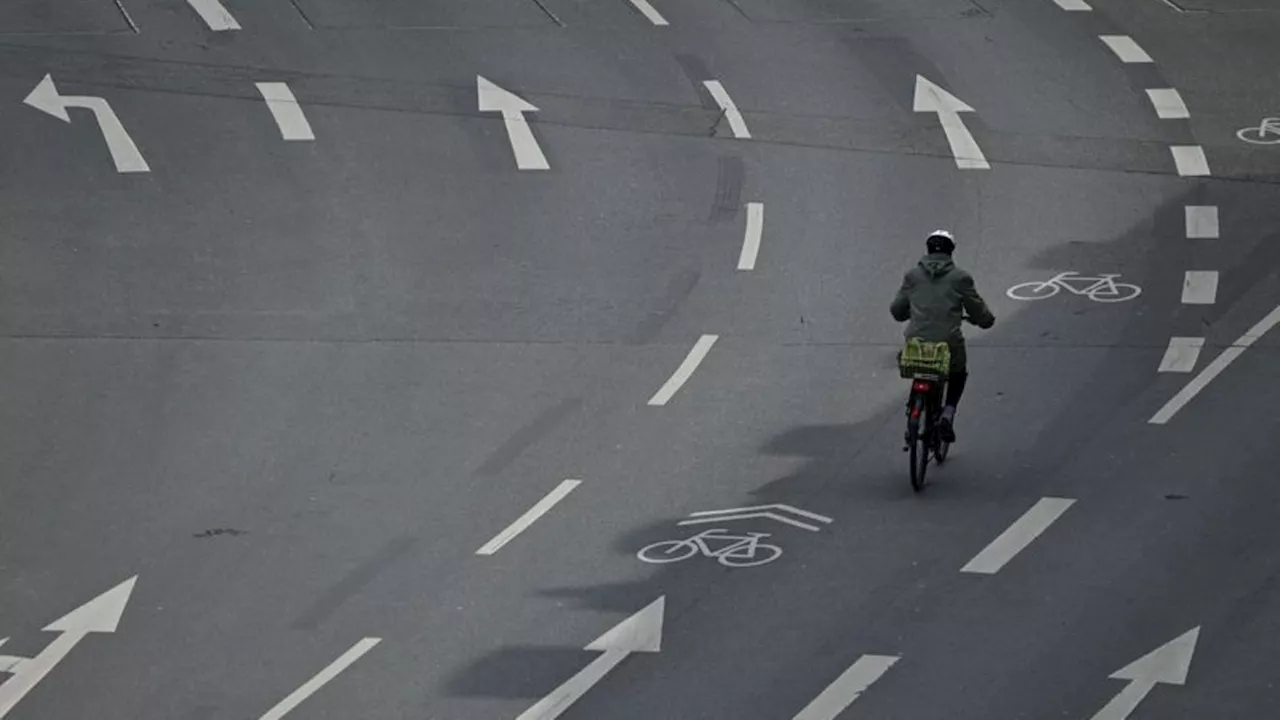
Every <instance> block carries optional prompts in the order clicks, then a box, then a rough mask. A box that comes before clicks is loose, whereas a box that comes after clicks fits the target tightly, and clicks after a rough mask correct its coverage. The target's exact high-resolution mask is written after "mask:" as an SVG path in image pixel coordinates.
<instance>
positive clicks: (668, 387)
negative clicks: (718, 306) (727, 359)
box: [649, 335, 720, 406]
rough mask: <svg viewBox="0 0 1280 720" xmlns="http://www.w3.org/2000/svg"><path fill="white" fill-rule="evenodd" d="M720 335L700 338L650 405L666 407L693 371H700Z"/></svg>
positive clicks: (652, 398)
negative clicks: (699, 368)
mask: <svg viewBox="0 0 1280 720" xmlns="http://www.w3.org/2000/svg"><path fill="white" fill-rule="evenodd" d="M719 338H720V336H719V335H703V336H702V337H700V338H698V342H696V343H694V344H693V349H691V350H689V354H688V355H686V356H685V358H684V361H683V362H681V363H680V367H678V368H676V371H675V373H674V374H672V375H671V377H670V378H668V379H667V381H666V382H665V383H664V384H663V385H662V387H661V388H658V392H656V393H654V394H653V397H651V398H649V404H650V405H655V406H662V405H666V404H667V403H668V402H669V401H670V400H671V398H672V397H673V396H674V395H675V394H676V392H678V391H679V390H680V388H681V387H684V384H685V383H686V382H688V380H689V377H690V376H692V375H693V371H694V370H697V369H698V365H700V364H701V363H702V360H703V358H705V357H706V356H707V353H709V352H711V346H712V345H715V344H716V340H718V339H719Z"/></svg>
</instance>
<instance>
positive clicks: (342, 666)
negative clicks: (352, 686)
mask: <svg viewBox="0 0 1280 720" xmlns="http://www.w3.org/2000/svg"><path fill="white" fill-rule="evenodd" d="M380 642H382V638H376V637H367V638H364V639H363V640H361V641H360V642H358V643H356V644H355V645H352V646H351V648H350V649H348V650H347V651H346V652H345V653H343V654H342V655H340V656H339V657H338V659H337V660H334V661H333V662H331V663H329V665H328V666H327V667H325V669H323V670H321V671H320V672H318V673H316V676H315V677H313V678H311V679H310V680H308V681H306V682H305V683H303V684H302V687H300V688H298V689H297V690H294V691H293V692H292V693H290V694H289V696H288V697H286V698H285V699H283V700H281V701H280V702H279V703H278V704H277V705H276V706H275V707H273V708H271V709H270V710H268V711H267V714H266V715H263V716H262V717H261V718H259V719H258V720H280V718H282V717H284V716H285V715H287V714H289V711H291V710H293V709H294V708H296V707H298V706H299V705H301V704H302V701H303V700H306V699H307V698H309V697H311V696H312V695H314V694H316V691H317V690H319V689H320V688H322V687H324V686H325V685H326V684H328V682H329V681H330V680H332V679H334V678H335V677H337V676H338V675H339V674H341V673H342V671H343V670H346V669H347V668H348V667H350V666H351V664H352V663H354V662H355V661H357V660H359V659H360V658H361V656H363V655H364V654H365V653H367V652H369V651H370V650H372V649H373V647H374V646H375V645H377V644H378V643H380Z"/></svg>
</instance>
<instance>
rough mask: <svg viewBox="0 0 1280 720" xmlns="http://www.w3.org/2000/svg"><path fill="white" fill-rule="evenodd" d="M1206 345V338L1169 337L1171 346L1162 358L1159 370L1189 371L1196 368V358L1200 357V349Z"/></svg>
mask: <svg viewBox="0 0 1280 720" xmlns="http://www.w3.org/2000/svg"><path fill="white" fill-rule="evenodd" d="M1203 347H1204V338H1198V337H1173V338H1169V347H1168V348H1167V349H1166V350H1165V351H1164V358H1162V359H1161V360H1160V370H1159V372H1181V373H1188V372H1191V371H1192V370H1195V368H1196V360H1198V359H1200V349H1201V348H1203Z"/></svg>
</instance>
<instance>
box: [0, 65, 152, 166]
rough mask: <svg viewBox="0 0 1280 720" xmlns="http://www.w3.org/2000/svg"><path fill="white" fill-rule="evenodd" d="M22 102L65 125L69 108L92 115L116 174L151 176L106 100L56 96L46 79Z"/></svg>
mask: <svg viewBox="0 0 1280 720" xmlns="http://www.w3.org/2000/svg"><path fill="white" fill-rule="evenodd" d="M22 102H23V103H25V104H27V105H30V106H31V107H33V108H35V109H37V110H39V111H41V112H44V113H48V114H49V115H52V116H54V117H56V118H58V119H59V120H61V121H63V122H68V123H69V122H71V116H70V115H69V114H68V113H67V108H69V107H79V108H85V109H88V110H91V111H93V114H94V117H95V118H97V120H98V128H99V129H100V130H101V131H102V137H103V139H104V140H106V143H107V150H108V151H109V152H110V153H111V160H112V161H113V162H114V163H115V165H116V170H117V171H118V172H122V173H135V172H151V168H150V167H148V166H147V161H146V160H144V159H143V158H142V153H140V152H138V146H137V145H134V144H133V138H131V137H129V133H128V132H126V131H125V129H124V125H122V124H120V118H118V117H116V113H115V111H114V110H112V109H111V105H110V104H109V103H108V102H107V101H106V100H105V99H103V98H100V97H88V96H82V95H65V96H64V95H59V94H58V87H57V86H56V85H54V83H53V77H52V76H51V75H45V76H44V79H43V80H41V81H40V83H39V84H38V85H36V86H35V89H33V90H32V91H31V92H30V93H29V94H28V95H27V97H26V98H25V99H24V100H23V101H22Z"/></svg>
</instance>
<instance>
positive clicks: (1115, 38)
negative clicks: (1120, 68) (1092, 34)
mask: <svg viewBox="0 0 1280 720" xmlns="http://www.w3.org/2000/svg"><path fill="white" fill-rule="evenodd" d="M1098 38H1099V39H1100V40H1102V42H1104V43H1106V44H1107V47H1109V48H1111V52H1113V53H1115V54H1116V57H1118V58H1120V62H1126V63H1149V62H1154V61H1153V60H1152V59H1151V56H1150V55H1148V54H1147V51H1146V50H1143V49H1142V47H1141V46H1139V45H1138V43H1136V42H1134V40H1133V38H1131V37H1129V36H1128V35H1099V36H1098Z"/></svg>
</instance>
